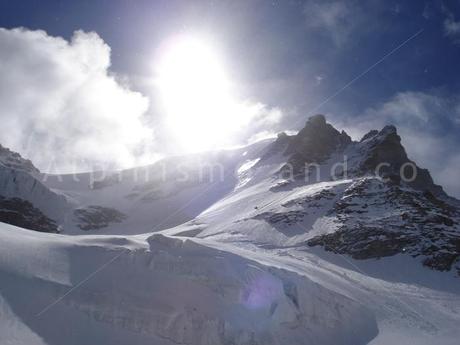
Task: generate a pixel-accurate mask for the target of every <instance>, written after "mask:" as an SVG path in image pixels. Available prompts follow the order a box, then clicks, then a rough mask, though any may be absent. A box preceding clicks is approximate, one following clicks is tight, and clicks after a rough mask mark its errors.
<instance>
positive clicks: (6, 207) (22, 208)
mask: <svg viewBox="0 0 460 345" xmlns="http://www.w3.org/2000/svg"><path fill="white" fill-rule="evenodd" d="M0 222H3V223H8V224H11V225H15V226H19V227H21V228H25V229H31V230H36V231H40V232H53V233H58V232H59V229H58V226H57V225H56V223H55V222H54V221H53V220H52V219H50V218H48V217H46V216H45V215H44V214H43V213H42V212H41V211H40V210H39V209H38V208H35V207H34V206H33V205H32V204H31V203H30V202H28V201H26V200H22V199H19V198H5V197H2V196H0Z"/></svg>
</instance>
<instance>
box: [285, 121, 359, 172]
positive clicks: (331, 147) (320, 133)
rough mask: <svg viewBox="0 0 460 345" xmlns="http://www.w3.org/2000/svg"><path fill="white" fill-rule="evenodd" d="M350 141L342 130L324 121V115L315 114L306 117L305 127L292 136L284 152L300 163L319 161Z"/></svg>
mask: <svg viewBox="0 0 460 345" xmlns="http://www.w3.org/2000/svg"><path fill="white" fill-rule="evenodd" d="M350 143H351V138H350V137H349V136H348V134H347V133H345V132H344V131H342V132H339V131H338V130H337V129H335V128H334V127H333V126H332V125H331V124H329V123H327V122H326V118H325V116H324V115H321V114H319V115H315V116H312V117H310V118H309V119H308V121H307V123H306V124H305V127H304V128H303V129H302V130H301V131H300V132H299V133H298V134H297V135H295V136H294V137H292V140H291V142H290V144H289V146H288V147H287V149H286V152H285V154H292V155H294V156H295V157H294V159H295V160H297V161H301V163H302V164H303V163H312V162H316V163H321V162H322V161H324V160H326V159H327V158H329V156H330V155H331V153H332V152H334V151H335V150H337V149H340V148H344V147H346V146H347V145H348V144H350Z"/></svg>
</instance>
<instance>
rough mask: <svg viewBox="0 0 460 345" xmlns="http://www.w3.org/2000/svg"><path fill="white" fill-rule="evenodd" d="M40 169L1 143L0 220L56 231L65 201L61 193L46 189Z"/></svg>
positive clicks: (39, 229)
mask: <svg viewBox="0 0 460 345" xmlns="http://www.w3.org/2000/svg"><path fill="white" fill-rule="evenodd" d="M38 174H39V170H38V169H37V168H36V167H35V166H34V165H33V164H32V162H31V161H30V160H27V159H24V158H22V157H21V155H19V154H18V153H16V152H13V151H11V150H9V149H7V148H4V147H3V146H1V145H0V200H1V207H2V210H1V217H0V221H2V222H4V223H9V224H12V225H16V226H21V227H23V228H26V229H31V230H37V231H42V232H58V226H57V225H56V224H57V223H58V221H59V219H61V217H64V214H65V212H66V210H67V207H68V203H67V200H66V198H65V197H64V196H63V195H59V194H57V193H55V192H53V191H52V190H50V189H49V188H47V187H46V186H45V185H43V183H41V182H40V181H39V179H38Z"/></svg>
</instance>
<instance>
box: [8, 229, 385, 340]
mask: <svg viewBox="0 0 460 345" xmlns="http://www.w3.org/2000/svg"><path fill="white" fill-rule="evenodd" d="M0 237H1V238H2V242H1V244H0V246H1V250H0V256H1V260H0V265H1V266H0V272H1V273H0V279H1V282H2V284H1V286H0V301H1V302H2V303H1V304H0V308H1V309H0V321H1V322H0V324H1V325H2V326H1V327H2V328H4V329H5V332H1V333H0V342H1V343H2V344H26V343H27V344H29V345H34V344H62V343H65V344H87V343H97V344H110V345H113V344H126V343H128V342H129V343H133V344H152V343H153V344H213V345H218V344H286V343H288V344H366V343H367V342H368V341H369V340H371V339H372V338H373V337H374V336H375V335H376V334H377V327H376V323H375V319H374V317H373V315H372V314H371V313H370V312H369V311H368V310H367V309H366V308H365V307H364V306H363V305H361V304H360V303H359V302H358V301H356V300H353V299H352V298H349V297H346V296H344V295H342V294H340V293H337V292H335V291H332V290H331V289H329V288H326V287H325V286H323V285H321V284H319V283H316V282H314V281H312V280H311V279H310V278H309V277H306V276H301V275H299V274H297V273H295V272H293V271H288V270H285V269H280V268H275V267H273V266H268V265H265V264H262V263H260V262H257V261H256V260H253V259H252V258H251V257H250V256H249V257H247V256H245V255H241V253H239V254H235V253H231V252H229V251H225V250H221V249H219V248H214V247H212V246H208V245H206V244H205V243H201V242H195V241H192V240H189V239H177V238H169V237H165V236H163V235H153V236H151V237H145V236H144V237H143V238H142V237H108V236H81V237H65V236H59V235H54V236H53V235H50V234H41V233H36V232H30V231H27V230H21V229H18V228H16V229H13V228H12V227H11V226H8V225H1V226H0ZM17 253H21V255H20V256H18V255H17ZM95 271H97V273H96V274H94V275H91V274H92V272H95ZM72 287H73V288H72Z"/></svg>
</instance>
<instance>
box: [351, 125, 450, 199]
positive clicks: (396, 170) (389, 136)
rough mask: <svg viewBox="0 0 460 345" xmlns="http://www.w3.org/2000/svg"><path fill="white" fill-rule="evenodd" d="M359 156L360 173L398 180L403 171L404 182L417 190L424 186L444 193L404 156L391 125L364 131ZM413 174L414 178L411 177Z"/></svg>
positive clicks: (441, 193)
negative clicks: (378, 129) (360, 158)
mask: <svg viewBox="0 0 460 345" xmlns="http://www.w3.org/2000/svg"><path fill="white" fill-rule="evenodd" d="M358 145H360V148H361V151H362V152H363V159H362V161H361V164H360V170H361V172H362V173H371V174H372V173H375V172H376V171H377V169H378V170H379V171H378V172H379V174H380V175H381V176H384V177H387V178H389V179H390V180H391V181H392V182H395V183H397V184H399V183H400V182H401V176H402V175H403V174H404V176H406V178H407V179H408V180H411V181H408V182H407V184H408V185H409V186H411V187H412V188H415V189H418V190H427V191H430V192H431V193H433V194H434V195H437V196H446V194H445V192H444V191H443V189H442V187H441V186H438V185H436V184H434V182H433V179H432V177H431V175H430V173H429V171H428V170H426V169H421V168H420V167H418V166H417V165H416V164H415V163H414V162H413V161H411V160H410V159H409V157H408V156H407V153H406V150H405V148H404V146H403V145H402V143H401V137H400V136H399V135H398V132H397V129H396V127H395V126H392V125H389V126H385V127H384V128H383V129H382V130H381V131H380V132H377V131H371V132H369V133H367V134H366V135H365V136H364V137H363V139H361V141H360V143H359V144H358ZM413 175H415V178H413V179H412V177H413Z"/></svg>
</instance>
